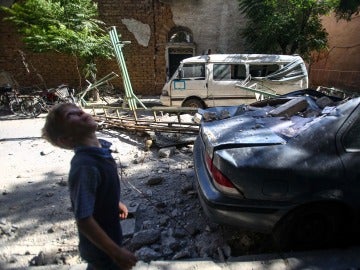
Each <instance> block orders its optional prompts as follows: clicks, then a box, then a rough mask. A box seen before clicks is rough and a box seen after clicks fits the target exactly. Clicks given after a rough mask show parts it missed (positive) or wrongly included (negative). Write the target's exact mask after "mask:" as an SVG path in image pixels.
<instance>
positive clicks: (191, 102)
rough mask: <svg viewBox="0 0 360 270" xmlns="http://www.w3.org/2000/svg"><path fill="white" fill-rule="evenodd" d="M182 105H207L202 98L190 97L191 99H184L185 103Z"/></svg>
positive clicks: (200, 107) (203, 106)
mask: <svg viewBox="0 0 360 270" xmlns="http://www.w3.org/2000/svg"><path fill="white" fill-rule="evenodd" d="M182 107H191V108H198V109H204V108H205V105H204V103H203V102H202V101H201V100H200V99H197V98H189V99H187V100H185V101H184V103H183V104H182Z"/></svg>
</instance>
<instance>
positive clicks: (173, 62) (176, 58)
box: [169, 53, 193, 78]
mask: <svg viewBox="0 0 360 270" xmlns="http://www.w3.org/2000/svg"><path fill="white" fill-rule="evenodd" d="M192 56H193V55H192V54H170V53H169V78H171V77H172V75H173V74H174V72H175V71H176V69H177V68H178V66H179V64H180V61H181V60H183V59H185V58H189V57H192Z"/></svg>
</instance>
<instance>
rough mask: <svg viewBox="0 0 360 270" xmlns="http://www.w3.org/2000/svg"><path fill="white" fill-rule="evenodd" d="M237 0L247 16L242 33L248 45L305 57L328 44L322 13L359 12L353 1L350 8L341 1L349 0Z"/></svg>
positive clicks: (257, 50) (254, 49)
mask: <svg viewBox="0 0 360 270" xmlns="http://www.w3.org/2000/svg"><path fill="white" fill-rule="evenodd" d="M238 1H239V8H240V11H242V13H244V14H245V15H246V17H247V18H248V21H247V24H246V26H245V28H244V29H243V31H242V36H243V38H244V39H245V41H246V43H247V45H248V47H249V49H251V50H253V51H254V52H256V53H281V54H295V53H297V54H300V55H301V56H302V57H304V58H305V59H308V58H309V57H310V53H311V52H312V51H321V50H322V49H325V48H326V46H327V42H328V40H327V36H328V34H327V32H326V30H325V29H324V27H323V26H322V24H321V20H320V16H322V15H325V14H328V13H329V12H331V11H336V12H337V16H338V18H349V16H351V14H352V13H354V12H356V10H355V8H354V5H351V7H352V8H351V11H350V9H348V8H345V5H344V4H342V3H343V2H344V3H345V2H346V1H348V0H346V1H341V0H321V1H320V0H238ZM353 1H354V2H359V1H360V0H353ZM347 4H348V3H347ZM358 5H359V4H358ZM346 14H347V15H346ZM349 14H350V15H349Z"/></svg>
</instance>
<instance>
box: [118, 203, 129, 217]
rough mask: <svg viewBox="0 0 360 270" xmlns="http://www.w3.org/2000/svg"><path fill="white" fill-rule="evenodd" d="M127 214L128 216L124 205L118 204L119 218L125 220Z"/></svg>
mask: <svg viewBox="0 0 360 270" xmlns="http://www.w3.org/2000/svg"><path fill="white" fill-rule="evenodd" d="M128 214H129V211H128V209H127V207H126V205H125V204H123V203H122V202H119V217H120V218H121V219H125V218H127V216H128Z"/></svg>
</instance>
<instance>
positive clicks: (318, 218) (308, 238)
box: [273, 204, 346, 250]
mask: <svg viewBox="0 0 360 270" xmlns="http://www.w3.org/2000/svg"><path fill="white" fill-rule="evenodd" d="M345 222H346V221H345V215H344V211H342V209H341V207H339V206H337V205H332V204H329V205H327V204H326V205H309V206H306V207H301V208H298V209H296V210H294V211H292V212H291V213H289V214H288V215H287V216H285V217H284V218H283V219H282V220H281V221H280V222H279V223H278V224H277V225H276V227H275V229H274V231H273V238H274V242H275V245H276V246H277V247H278V248H280V249H282V250H286V249H298V250H301V249H307V248H322V247H329V246H331V245H335V244H338V243H339V241H340V240H341V239H342V237H341V236H343V235H344V233H345V230H344V228H345Z"/></svg>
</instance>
